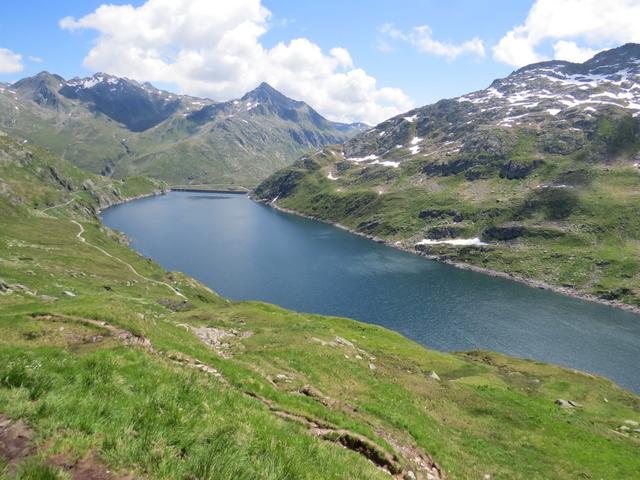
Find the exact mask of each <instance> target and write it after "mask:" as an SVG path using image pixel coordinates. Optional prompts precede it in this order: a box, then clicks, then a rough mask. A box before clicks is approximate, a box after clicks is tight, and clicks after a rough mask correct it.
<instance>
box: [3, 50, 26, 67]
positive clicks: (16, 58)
mask: <svg viewBox="0 0 640 480" xmlns="http://www.w3.org/2000/svg"><path fill="white" fill-rule="evenodd" d="M23 68H24V66H23V65H22V55H19V54H17V53H14V52H12V51H11V50H9V49H7V48H0V73H16V72H21V71H22V69H23Z"/></svg>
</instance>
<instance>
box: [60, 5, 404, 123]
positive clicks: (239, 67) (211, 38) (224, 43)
mask: <svg viewBox="0 0 640 480" xmlns="http://www.w3.org/2000/svg"><path fill="white" fill-rule="evenodd" d="M270 17H271V13H270V12H269V11H268V10H267V9H266V8H264V7H263V6H262V4H261V0H234V1H233V2H229V1H225V0H148V1H147V2H146V3H144V4H143V5H141V6H140V7H133V6H131V5H102V6H100V7H99V8H98V9H96V10H95V11H94V12H93V13H91V14H89V15H86V16H84V17H82V18H79V19H75V18H72V17H67V18H64V19H62V20H61V21H60V26H61V27H62V28H64V29H67V30H71V31H73V30H81V29H90V30H96V31H97V32H98V33H99V35H98V38H97V41H96V43H95V45H94V47H93V48H92V49H91V50H90V51H89V53H88V54H87V56H86V57H85V59H84V65H85V66H86V67H88V68H90V69H94V70H103V71H107V72H109V73H113V74H116V75H122V76H127V77H131V78H136V79H139V80H145V81H147V80H148V81H152V82H163V83H174V84H176V85H177V86H178V88H179V89H180V90H181V91H182V92H185V93H190V94H193V95H204V96H211V97H213V98H215V99H218V100H223V99H228V98H233V97H237V96H239V95H241V94H242V93H244V92H246V91H247V90H249V89H251V88H253V87H255V86H256V85H258V84H259V83H260V82H261V81H266V82H268V83H270V84H271V85H273V86H274V87H275V88H277V89H279V90H281V91H282V92H283V93H285V94H286V95H289V96H291V97H293V98H298V99H302V100H305V101H306V102H308V103H309V104H311V105H312V106H313V107H314V108H316V109H318V110H319V111H320V112H321V113H322V114H324V115H326V116H328V117H329V118H331V119H334V120H340V121H354V120H362V121H365V122H368V123H377V122H379V121H382V120H384V119H386V118H388V117H390V116H393V115H396V114H398V113H400V112H403V111H406V110H408V109H410V108H412V107H413V102H412V101H411V99H409V97H408V96H407V95H406V94H405V93H404V92H403V91H402V90H400V89H397V88H379V87H378V86H377V84H376V79H375V78H374V77H372V76H371V75H368V74H367V73H366V72H364V71H363V70H362V69H359V68H356V67H355V66H354V62H353V59H352V58H351V55H350V54H349V52H348V51H347V50H346V49H344V48H341V47H336V48H333V49H331V50H330V51H329V52H328V53H325V52H323V51H322V49H321V48H320V47H319V46H318V45H316V44H315V43H313V42H311V41H310V40H308V39H306V38H297V39H293V40H291V41H289V42H286V43H285V42H281V43H278V44H277V45H275V46H274V47H272V48H265V47H264V46H263V45H262V44H261V42H260V37H261V36H262V35H264V34H265V33H266V32H267V30H268V28H269V21H270Z"/></svg>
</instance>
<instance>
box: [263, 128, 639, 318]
mask: <svg viewBox="0 0 640 480" xmlns="http://www.w3.org/2000/svg"><path fill="white" fill-rule="evenodd" d="M629 125H631V126H632V127H633V128H631V127H629ZM543 133H544V134H545V135H546V134H548V132H545V131H544V130H542V129H538V130H536V129H533V128H529V129H528V128H502V129H495V130H494V131H490V132H486V138H487V143H489V144H492V145H493V144H494V143H495V144H501V142H502V143H503V144H507V145H510V146H508V147H506V148H504V152H503V153H500V155H495V154H490V153H486V152H480V153H477V155H478V158H480V160H474V161H476V162H480V163H479V165H475V164H474V165H473V166H471V167H470V166H469V164H467V163H465V162H466V161H467V160H466V157H465V156H464V155H463V154H462V153H458V154H452V155H449V154H446V155H444V154H443V155H439V154H438V152H435V153H434V155H432V156H425V157H417V158H415V159H413V160H410V161H406V162H404V163H402V164H401V165H400V166H399V167H398V168H391V167H388V166H384V165H379V164H378V165H363V164H362V163H356V162H353V161H347V160H346V159H345V158H344V155H343V153H342V148H341V147H335V148H326V149H324V151H323V152H321V153H318V154H315V155H313V156H311V157H307V158H304V159H302V160H300V161H298V162H297V163H296V164H294V165H293V166H292V167H290V168H287V169H284V170H282V171H280V172H278V173H277V174H275V175H273V176H272V177H270V178H269V179H267V180H266V181H265V182H263V183H262V184H261V185H260V186H259V187H258V188H257V189H256V195H257V196H258V198H260V199H262V200H265V201H272V200H273V199H277V202H276V203H277V205H279V206H281V207H285V208H288V209H292V210H295V211H297V212H300V213H303V214H306V215H310V216H313V217H317V218H321V219H323V220H328V221H331V222H334V223H340V224H342V225H345V226H347V227H348V228H350V229H352V230H354V231H357V232H360V233H364V234H368V235H372V236H375V237H378V238H382V239H384V240H386V241H388V242H389V243H391V244H397V245H399V246H402V247H404V248H406V249H407V250H410V251H414V252H416V253H421V254H425V255H429V256H435V257H437V258H440V259H445V260H451V261H454V262H463V263H466V264H470V265H474V266H477V267H481V268H486V269H491V270H495V271H500V272H506V273H509V274H512V275H514V276H517V277H520V278H524V279H531V280H537V281H543V282H545V283H547V284H549V285H553V286H556V287H559V288H566V289H569V290H571V291H577V292H580V293H584V294H589V295H593V296H595V297H598V298H600V299H603V300H608V301H617V302H621V303H625V304H629V305H634V306H636V307H637V306H640V169H639V168H638V163H637V160H634V156H635V155H637V152H638V148H639V145H640V129H638V126H637V121H636V120H635V119H632V118H631V117H630V116H622V117H620V116H618V117H612V118H608V117H603V118H602V119H601V120H600V122H599V124H598V128H597V130H596V131H595V133H593V135H591V137H590V140H589V142H587V143H585V145H584V146H583V147H582V148H580V149H579V150H577V151H575V152H573V153H570V154H550V153H548V152H544V151H543V149H542V146H541V142H542V140H545V139H546V137H542V134H543ZM574 133H575V132H570V131H562V132H560V133H559V134H558V135H561V136H563V138H564V137H567V136H570V135H572V134H574ZM545 141H546V140H545ZM482 155H484V156H482ZM634 162H635V163H634ZM532 164H535V165H536V167H535V168H534V169H531V170H527V171H526V172H520V173H518V175H516V176H515V177H510V176H509V175H507V174H504V172H503V170H504V166H505V165H509V166H513V165H525V166H526V165H532ZM328 177H331V178H328ZM475 237H478V238H480V239H481V240H483V241H484V242H485V243H486V245H483V246H480V247H478V246H462V247H460V246H453V245H448V244H446V243H440V244H438V243H434V242H443V241H447V240H451V239H453V238H475ZM424 239H429V240H431V241H432V243H431V244H428V245H424V244H423V245H418V243H420V242H421V241H423V240H424Z"/></svg>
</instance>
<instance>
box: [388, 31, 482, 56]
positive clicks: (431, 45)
mask: <svg viewBox="0 0 640 480" xmlns="http://www.w3.org/2000/svg"><path fill="white" fill-rule="evenodd" d="M380 32H381V33H382V34H383V35H384V36H386V37H388V38H390V39H393V40H401V41H404V42H408V43H410V44H411V45H413V46H414V47H415V48H416V50H418V51H419V52H421V53H430V54H432V55H438V56H442V57H446V58H447V59H449V60H454V59H455V58H457V57H459V56H460V55H464V54H471V55H475V56H478V57H484V56H485V50H484V44H483V42H482V40H480V39H479V38H477V37H475V38H472V39H471V40H467V41H465V42H462V43H458V44H455V43H450V42H441V41H439V40H436V39H434V38H433V32H432V30H431V28H429V27H428V26H427V25H421V26H418V27H414V28H413V29H412V30H411V31H409V32H403V31H402V30H399V29H397V28H396V27H394V26H393V24H391V23H387V24H384V25H383V26H382V27H381V28H380ZM380 47H382V48H383V50H385V51H389V49H390V46H389V44H388V43H387V42H385V41H384V40H383V41H381V42H380V43H379V48H380Z"/></svg>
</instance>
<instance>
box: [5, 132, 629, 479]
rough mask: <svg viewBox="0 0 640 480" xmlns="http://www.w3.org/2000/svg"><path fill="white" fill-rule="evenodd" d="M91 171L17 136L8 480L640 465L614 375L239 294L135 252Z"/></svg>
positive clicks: (588, 472) (475, 473)
mask: <svg viewBox="0 0 640 480" xmlns="http://www.w3.org/2000/svg"><path fill="white" fill-rule="evenodd" d="M51 162H53V163H55V164H56V167H55V169H56V171H57V172H58V175H57V177H58V178H53V177H52V176H51V175H50V174H49V173H47V172H50V170H48V165H49V164H51ZM87 178H88V177H85V178H84V179H83V174H82V173H81V172H80V171H78V170H76V169H74V168H72V167H68V166H66V165H65V163H64V162H61V161H58V160H55V159H52V158H50V157H49V156H48V154H47V153H46V152H43V151H40V150H31V151H27V150H26V149H25V148H24V147H23V146H22V145H20V144H17V143H15V142H14V141H12V140H10V139H8V138H7V137H0V179H2V181H1V182H0V224H1V225H2V228H0V279H1V280H2V281H1V282H0V457H2V458H3V459H2V460H0V472H1V473H0V478H2V477H4V478H7V479H9V478H30V479H34V478H37V479H44V478H48V479H49V478H65V476H66V478H69V477H71V478H91V477H89V474H92V475H93V478H114V479H115V478H125V476H126V475H130V477H128V478H162V479H176V478H183V479H196V478H197V479H206V478H211V479H213V478H215V479H239V478H243V479H244V478H264V479H297V478H302V479H318V478H336V479H376V478H379V479H385V478H389V477H390V475H389V473H392V475H393V478H406V479H410V478H418V479H427V478H450V479H468V478H478V479H485V478H487V479H488V478H491V479H518V478H520V479H535V478H540V479H543V478H544V479H546V478H558V479H574V478H593V479H597V478H616V479H627V478H628V479H632V478H638V476H639V475H640V456H639V455H638V454H637V453H638V451H639V447H640V432H638V431H637V429H638V428H639V427H638V426H637V424H636V423H634V422H638V421H640V398H638V397H637V396H635V395H633V394H631V393H629V392H627V391H624V390H623V389H620V388H618V387H617V386H615V385H614V384H612V383H611V382H609V381H608V380H605V379H603V378H598V377H593V376H591V375H587V374H583V373H579V372H575V371H571V370H566V369H561V368H559V367H554V366H549V365H544V364H541V363H538V362H532V361H526V360H516V359H512V358H508V357H505V356H502V355H498V354H494V353H489V352H473V353H460V354H455V355H452V354H443V353H439V352H434V351H429V350H426V349H424V348H422V347H420V346H419V345H417V344H415V343H414V342H411V341H409V340H407V339H405V338H403V337H402V336H400V335H398V334H396V333H393V332H390V331H388V330H385V329H383V328H380V327H377V326H373V325H367V324H363V323H359V322H355V321H351V320H347V319H340V318H331V317H323V316H318V315H307V314H298V313H295V312H290V311H286V310H283V309H280V308H278V307H275V306H272V305H267V304H263V303H256V302H249V303H247V302H242V303H234V302H229V301H227V300H225V299H223V298H221V297H219V296H217V295H216V294H214V293H213V292H211V291H210V290H208V289H207V288H206V287H204V286H202V285H200V284H199V283H198V282H196V281H194V280H193V279H190V278H188V277H185V276H184V275H181V274H179V273H172V272H165V271H163V270H162V269H161V268H160V267H158V266H157V265H156V264H154V263H153V262H151V261H150V260H148V259H145V258H143V257H141V256H140V255H138V254H136V253H135V252H133V251H131V250H130V249H128V248H127V247H126V245H125V244H124V242H123V241H122V240H123V239H122V237H121V235H119V234H117V233H115V232H112V231H110V230H109V229H107V228H106V227H104V226H103V225H101V224H100V223H99V222H98V220H97V219H96V217H95V216H94V215H93V213H92V212H93V211H95V209H96V208H97V200H96V198H95V197H94V196H93V195H91V194H89V193H87V192H78V191H77V190H73V191H71V192H70V191H69V190H68V189H67V188H66V187H64V184H65V183H68V182H69V181H70V180H71V181H72V183H73V184H74V185H77V184H83V183H85V182H86V180H87ZM92 181H94V182H95V181H97V180H92ZM74 188H75V186H74ZM136 189H137V190H138V191H137V192H135V193H136V194H140V193H143V192H142V191H140V190H143V186H141V185H137V186H136ZM149 190H150V189H149ZM67 202H68V203H67ZM51 205H62V206H60V207H58V208H52V209H49V210H46V211H45V209H46V208H49V206H51ZM557 399H564V400H567V401H572V402H574V403H575V404H577V405H578V406H574V407H571V406H568V408H561V407H560V406H559V405H557V404H555V403H554V402H555V401H556V400H557ZM18 434H20V435H18ZM20 439H22V440H20ZM7 442H8V443H7ZM7 444H9V445H10V447H7Z"/></svg>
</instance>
